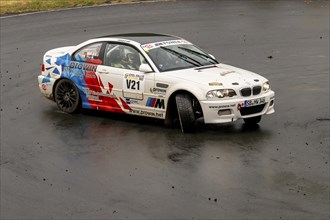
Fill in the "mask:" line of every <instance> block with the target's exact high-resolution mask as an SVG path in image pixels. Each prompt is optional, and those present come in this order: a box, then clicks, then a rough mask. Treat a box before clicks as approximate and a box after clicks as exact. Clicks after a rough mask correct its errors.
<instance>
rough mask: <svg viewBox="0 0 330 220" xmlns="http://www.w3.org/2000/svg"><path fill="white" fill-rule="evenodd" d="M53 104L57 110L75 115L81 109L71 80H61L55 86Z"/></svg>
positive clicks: (78, 96)
mask: <svg viewBox="0 0 330 220" xmlns="http://www.w3.org/2000/svg"><path fill="white" fill-rule="evenodd" d="M55 102H56V104H57V106H58V108H59V109H61V110H62V111H64V112H67V113H75V112H78V111H79V110H80V109H81V101H80V95H79V92H78V89H77V87H76V86H75V85H74V84H73V82H72V81H71V80H69V79H62V80H61V81H59V82H58V83H57V84H56V87H55Z"/></svg>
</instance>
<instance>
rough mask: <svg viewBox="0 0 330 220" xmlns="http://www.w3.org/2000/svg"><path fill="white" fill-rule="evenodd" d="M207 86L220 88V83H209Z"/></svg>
mask: <svg viewBox="0 0 330 220" xmlns="http://www.w3.org/2000/svg"><path fill="white" fill-rule="evenodd" d="M209 86H222V83H220V82H210V83H209Z"/></svg>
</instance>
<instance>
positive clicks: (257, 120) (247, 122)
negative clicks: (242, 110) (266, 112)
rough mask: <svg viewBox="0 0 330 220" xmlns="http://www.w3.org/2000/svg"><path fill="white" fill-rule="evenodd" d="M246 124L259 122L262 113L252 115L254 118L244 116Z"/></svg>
mask: <svg viewBox="0 0 330 220" xmlns="http://www.w3.org/2000/svg"><path fill="white" fill-rule="evenodd" d="M243 120H244V122H245V124H247V125H255V124H258V123H259V122H260V120H261V115H260V116H256V117H252V118H243Z"/></svg>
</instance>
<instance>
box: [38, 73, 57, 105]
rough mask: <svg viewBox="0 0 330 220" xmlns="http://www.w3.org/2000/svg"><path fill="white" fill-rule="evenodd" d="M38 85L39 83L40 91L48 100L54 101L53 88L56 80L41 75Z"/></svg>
mask: <svg viewBox="0 0 330 220" xmlns="http://www.w3.org/2000/svg"><path fill="white" fill-rule="evenodd" d="M38 83H39V89H40V92H41V93H42V94H43V95H44V96H45V97H46V98H48V99H51V100H54V98H53V86H54V83H55V79H53V78H51V77H48V76H44V75H39V76H38Z"/></svg>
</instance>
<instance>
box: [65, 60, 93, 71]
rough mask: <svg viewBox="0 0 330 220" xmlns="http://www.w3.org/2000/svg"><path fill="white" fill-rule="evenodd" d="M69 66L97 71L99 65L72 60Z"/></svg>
mask: <svg viewBox="0 0 330 220" xmlns="http://www.w3.org/2000/svg"><path fill="white" fill-rule="evenodd" d="M69 68H72V69H79V70H85V71H91V72H96V69H97V65H94V64H90V63H80V62H75V61H71V62H70V63H69Z"/></svg>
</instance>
